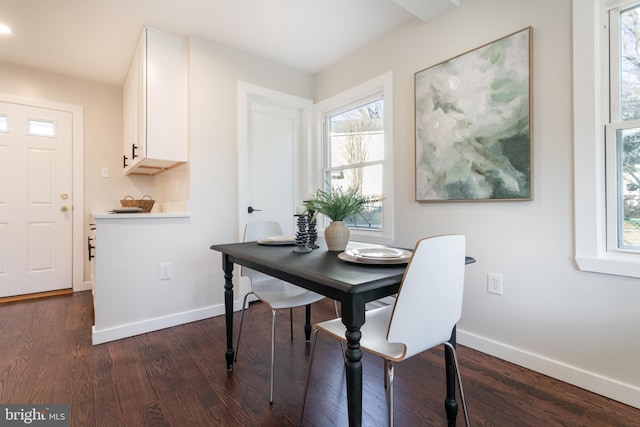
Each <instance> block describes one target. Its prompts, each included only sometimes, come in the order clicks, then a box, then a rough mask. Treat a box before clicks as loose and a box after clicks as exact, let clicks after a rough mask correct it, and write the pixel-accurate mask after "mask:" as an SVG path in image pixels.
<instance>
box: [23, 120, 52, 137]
mask: <svg viewBox="0 0 640 427" xmlns="http://www.w3.org/2000/svg"><path fill="white" fill-rule="evenodd" d="M28 133H29V135H36V136H50V137H54V136H56V124H55V122H52V121H48V120H37V119H29V130H28Z"/></svg>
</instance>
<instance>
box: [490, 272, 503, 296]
mask: <svg viewBox="0 0 640 427" xmlns="http://www.w3.org/2000/svg"><path fill="white" fill-rule="evenodd" d="M487 292H489V293H490V294H496V295H502V275H501V274H496V273H487Z"/></svg>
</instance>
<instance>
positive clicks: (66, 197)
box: [60, 193, 69, 200]
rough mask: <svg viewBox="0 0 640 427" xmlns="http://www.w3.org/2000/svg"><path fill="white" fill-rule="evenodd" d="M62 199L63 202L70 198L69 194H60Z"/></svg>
mask: <svg viewBox="0 0 640 427" xmlns="http://www.w3.org/2000/svg"><path fill="white" fill-rule="evenodd" d="M60 198H61V199H62V200H67V199H68V198H69V195H68V194H67V193H62V194H60Z"/></svg>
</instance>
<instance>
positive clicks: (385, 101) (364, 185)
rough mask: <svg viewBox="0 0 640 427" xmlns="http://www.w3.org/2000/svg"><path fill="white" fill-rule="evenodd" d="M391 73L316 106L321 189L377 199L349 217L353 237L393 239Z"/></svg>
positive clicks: (372, 240) (373, 239)
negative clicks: (339, 190) (353, 192)
mask: <svg viewBox="0 0 640 427" xmlns="http://www.w3.org/2000/svg"><path fill="white" fill-rule="evenodd" d="M391 84H392V81H391V73H388V74H385V75H384V76H381V77H378V78H376V79H373V80H372V81H370V82H367V83H365V84H363V85H360V86H358V87H356V88H353V89H351V90H349V91H346V92H344V93H342V94H339V95H336V96H334V97H332V98H330V99H329V100H326V101H323V102H320V103H318V104H317V106H316V111H317V121H318V129H319V135H318V141H319V142H320V144H319V145H320V146H319V150H317V152H318V153H319V157H320V158H319V159H317V160H318V164H319V165H320V167H319V168H318V170H321V171H322V174H321V176H320V177H318V181H319V185H318V186H319V187H320V188H323V189H325V190H328V189H341V190H342V191H347V190H349V189H353V188H355V189H357V190H358V193H359V194H360V195H361V196H364V197H368V198H371V199H373V200H375V201H374V202H372V203H370V204H369V205H367V206H366V207H365V209H364V211H363V212H361V213H359V214H356V215H353V216H351V217H350V218H348V219H347V220H346V223H347V226H348V227H349V228H350V229H351V235H352V236H353V238H354V239H360V240H365V241H371V242H381V243H391V242H392V239H393V191H392V189H393V163H392V157H393V148H392V136H393V129H392V126H393V125H392V123H393V107H392V105H391V101H390V100H391V99H392V97H391V95H390V93H391Z"/></svg>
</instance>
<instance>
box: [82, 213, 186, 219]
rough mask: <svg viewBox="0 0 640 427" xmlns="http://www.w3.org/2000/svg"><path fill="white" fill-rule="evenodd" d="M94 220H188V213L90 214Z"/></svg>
mask: <svg viewBox="0 0 640 427" xmlns="http://www.w3.org/2000/svg"><path fill="white" fill-rule="evenodd" d="M91 215H92V216H93V218H94V219H150V218H190V217H191V213H189V212H159V213H153V212H151V213H113V212H92V213H91Z"/></svg>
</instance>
